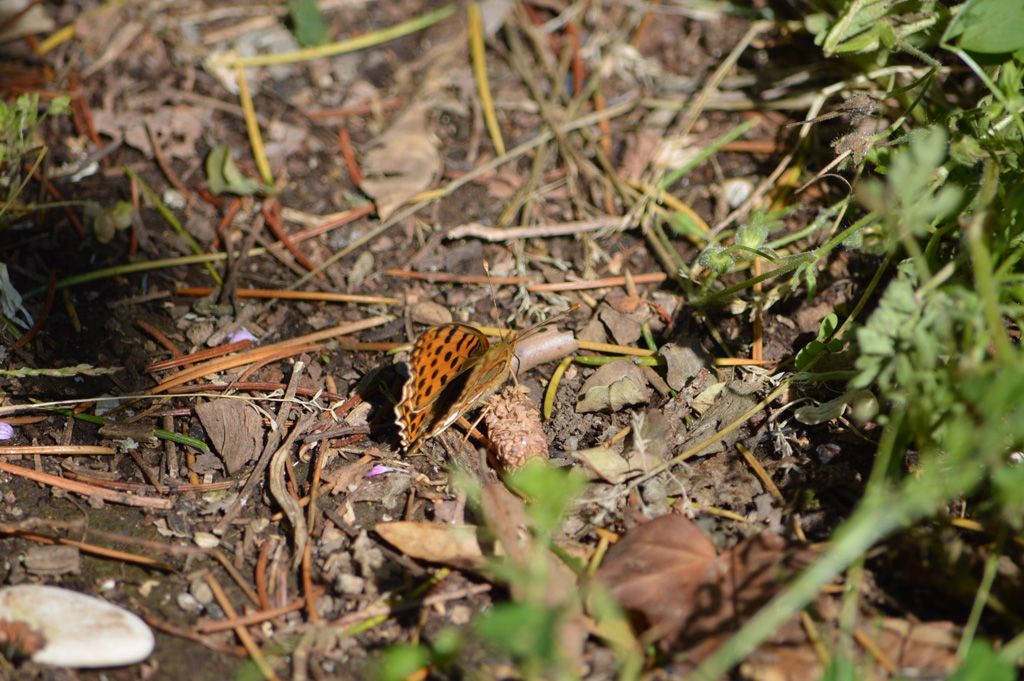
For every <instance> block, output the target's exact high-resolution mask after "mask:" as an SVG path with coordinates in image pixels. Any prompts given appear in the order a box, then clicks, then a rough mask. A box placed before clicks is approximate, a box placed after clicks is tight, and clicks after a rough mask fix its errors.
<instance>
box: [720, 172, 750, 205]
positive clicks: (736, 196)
mask: <svg viewBox="0 0 1024 681" xmlns="http://www.w3.org/2000/svg"><path fill="white" fill-rule="evenodd" d="M753 192H754V183H753V182H751V181H750V180H748V179H747V178H745V177H734V178H732V179H731V180H726V181H725V182H723V183H722V196H724V197H725V202H726V203H727V204H729V208H736V207H738V206H740V205H741V204H742V203H743V202H744V201H746V200H747V199H748V198H749V197H750V195H751V194H752V193H753Z"/></svg>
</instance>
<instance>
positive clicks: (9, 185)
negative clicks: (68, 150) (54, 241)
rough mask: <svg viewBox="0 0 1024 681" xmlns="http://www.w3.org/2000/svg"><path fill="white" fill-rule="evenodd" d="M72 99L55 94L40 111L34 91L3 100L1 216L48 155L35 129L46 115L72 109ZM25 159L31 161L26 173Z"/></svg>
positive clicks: (0, 115)
mask: <svg viewBox="0 0 1024 681" xmlns="http://www.w3.org/2000/svg"><path fill="white" fill-rule="evenodd" d="M69 102H70V100H69V98H68V97H66V96H61V97H55V98H54V99H53V100H51V101H50V104H49V106H48V107H46V109H45V110H41V109H40V106H39V93H35V92H34V93H31V94H24V95H21V96H19V97H18V98H17V99H16V100H14V102H13V103H7V102H4V101H0V188H3V190H4V191H5V192H6V196H5V198H4V200H3V203H0V218H2V217H3V216H4V215H5V214H6V213H7V212H8V211H9V210H10V209H11V207H12V206H13V205H14V202H15V200H16V199H17V197H18V195H19V194H20V193H21V190H22V189H23V188H24V187H25V184H26V183H27V182H28V179H29V178H30V177H31V176H32V172H33V171H34V170H35V169H36V168H37V167H38V166H39V164H40V163H41V162H42V160H43V156H44V155H45V154H46V147H45V146H43V145H42V143H40V142H38V141H37V140H36V130H37V129H38V128H39V126H40V124H41V123H42V122H43V119H45V118H46V117H47V116H59V115H64V114H66V113H67V112H68V111H70V107H69ZM26 160H30V163H29V168H28V169H27V172H26V169H25V168H23V167H22V164H23V162H24V161H26Z"/></svg>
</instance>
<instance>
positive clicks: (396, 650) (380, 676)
mask: <svg viewBox="0 0 1024 681" xmlns="http://www.w3.org/2000/svg"><path fill="white" fill-rule="evenodd" d="M429 663H430V651H428V650H427V649H426V648H424V647H423V646H411V645H405V644H400V645H394V646H391V647H390V648H388V649H387V650H385V651H384V652H383V653H382V654H381V655H380V657H378V658H377V659H376V660H375V661H374V663H373V664H372V665H371V673H370V677H371V678H374V679H377V681H405V679H407V678H408V677H409V676H410V675H411V674H413V673H415V672H417V671H419V670H420V669H423V668H424V667H425V666H427V664H429Z"/></svg>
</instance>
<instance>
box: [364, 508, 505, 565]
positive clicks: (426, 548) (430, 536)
mask: <svg viewBox="0 0 1024 681" xmlns="http://www.w3.org/2000/svg"><path fill="white" fill-rule="evenodd" d="M373 529H374V531H375V532H376V533H377V534H379V535H380V536H381V537H382V538H383V539H384V541H386V542H387V543H389V544H391V545H392V546H394V547H395V548H396V549H398V550H399V551H401V552H402V553H403V554H405V555H406V556H409V557H411V558H416V559H418V560H426V561H430V562H431V563H440V564H442V565H450V566H452V567H455V568H459V569H461V570H472V571H474V572H481V571H482V570H483V569H484V568H485V566H486V561H485V560H484V554H483V551H481V550H480V543H479V542H478V541H477V528H476V527H475V526H474V525H442V524H440V523H429V522H425V521H401V520H400V521H395V522H390V523H377V525H375V526H374V528H373Z"/></svg>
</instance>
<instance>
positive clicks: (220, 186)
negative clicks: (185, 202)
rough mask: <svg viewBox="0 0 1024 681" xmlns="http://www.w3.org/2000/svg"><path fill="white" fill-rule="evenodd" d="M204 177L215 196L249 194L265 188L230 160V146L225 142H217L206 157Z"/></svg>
mask: <svg viewBox="0 0 1024 681" xmlns="http://www.w3.org/2000/svg"><path fill="white" fill-rule="evenodd" d="M206 179H207V181H208V182H209V183H210V191H211V192H213V193H214V194H215V195H216V196H220V195H222V194H237V195H239V196H251V195H253V194H256V193H259V192H262V191H265V189H266V188H265V187H264V186H263V185H262V184H261V183H259V182H257V181H256V180H254V179H252V178H250V177H246V176H245V175H243V174H242V171H240V170H239V169H238V166H236V165H235V162H234V161H233V160H231V147H229V146H228V145H226V144H218V145H217V146H216V147H214V148H213V149H212V150H211V151H210V154H209V155H208V156H207V157H206Z"/></svg>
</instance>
